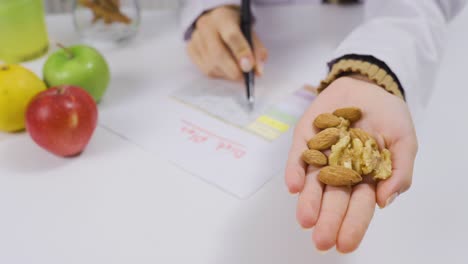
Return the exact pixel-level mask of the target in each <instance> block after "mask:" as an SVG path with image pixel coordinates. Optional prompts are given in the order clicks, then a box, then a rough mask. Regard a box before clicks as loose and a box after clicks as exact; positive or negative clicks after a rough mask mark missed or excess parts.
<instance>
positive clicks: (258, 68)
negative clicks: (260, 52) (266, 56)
mask: <svg viewBox="0 0 468 264" xmlns="http://www.w3.org/2000/svg"><path fill="white" fill-rule="evenodd" d="M257 71H258V74H260V76H263V62H261V61H260V62H258V63H257Z"/></svg>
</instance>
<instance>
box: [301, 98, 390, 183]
mask: <svg viewBox="0 0 468 264" xmlns="http://www.w3.org/2000/svg"><path fill="white" fill-rule="evenodd" d="M361 117H362V111H361V109H359V108H357V107H347V108H341V109H337V110H336V111H335V112H333V114H329V113H324V114H321V115H319V116H317V118H316V119H315V120H314V126H315V127H317V128H318V129H321V131H320V132H319V133H317V134H316V135H315V136H314V137H313V138H312V139H310V140H309V141H308V142H307V146H308V148H309V149H308V150H306V151H304V152H303V154H302V160H304V162H306V163H307V164H309V165H313V166H317V167H322V166H325V167H323V168H322V169H321V170H320V172H319V175H318V178H319V180H320V181H321V182H322V183H324V184H328V185H332V186H351V185H355V184H357V183H359V182H361V181H362V176H363V175H370V176H372V178H373V179H374V180H385V179H388V178H389V177H391V176H392V159H391V153H390V151H389V150H388V149H386V148H384V149H383V150H382V151H380V150H379V147H378V145H377V141H376V140H375V139H374V138H373V137H372V136H370V135H369V134H368V133H367V132H365V131H364V130H362V129H359V128H350V126H351V124H353V123H355V122H357V121H358V120H360V119H361ZM328 149H331V153H330V155H329V156H328V157H327V156H326V155H325V154H324V153H323V152H322V151H324V150H328Z"/></svg>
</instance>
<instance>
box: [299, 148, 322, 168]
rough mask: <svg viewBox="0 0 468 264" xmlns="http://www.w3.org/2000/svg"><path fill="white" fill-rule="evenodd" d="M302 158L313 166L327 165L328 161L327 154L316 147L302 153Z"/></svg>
mask: <svg viewBox="0 0 468 264" xmlns="http://www.w3.org/2000/svg"><path fill="white" fill-rule="evenodd" d="M302 160H303V161H304V162H305V163H307V164H309V165H312V166H317V167H321V166H325V165H327V163H328V159H327V156H325V154H323V153H322V152H320V151H318V150H315V149H308V150H306V151H304V152H303V153H302Z"/></svg>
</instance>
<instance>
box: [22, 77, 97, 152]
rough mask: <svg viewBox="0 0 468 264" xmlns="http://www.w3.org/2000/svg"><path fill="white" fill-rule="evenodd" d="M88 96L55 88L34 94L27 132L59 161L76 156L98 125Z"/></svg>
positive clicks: (73, 88)
mask: <svg viewBox="0 0 468 264" xmlns="http://www.w3.org/2000/svg"><path fill="white" fill-rule="evenodd" d="M97 115H98V111H97V106H96V103H95V101H94V99H93V98H92V97H91V95H89V94H88V92H86V91H85V90H84V89H82V88H80V87H76V86H67V85H63V86H57V87H53V88H50V89H48V90H46V91H43V92H41V93H39V94H37V95H36V96H35V97H34V98H33V99H32V100H31V102H30V103H29V105H28V108H27V110H26V129H27V131H28V132H29V135H31V137H32V139H33V140H34V141H35V142H36V143H37V144H38V145H39V146H41V147H43V148H44V149H46V150H48V151H50V152H52V153H54V154H55V155H58V156H62V157H71V156H76V155H79V154H80V153H81V152H82V151H83V150H84V149H85V148H86V146H87V145H88V142H89V140H90V139H91V136H92V135H93V132H94V130H95V129H96V124H97Z"/></svg>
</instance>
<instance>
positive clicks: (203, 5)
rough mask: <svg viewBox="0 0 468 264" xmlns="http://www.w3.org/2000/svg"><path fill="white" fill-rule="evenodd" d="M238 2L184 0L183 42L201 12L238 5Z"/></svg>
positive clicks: (188, 35)
mask: <svg viewBox="0 0 468 264" xmlns="http://www.w3.org/2000/svg"><path fill="white" fill-rule="evenodd" d="M239 3H240V1H239V0H186V1H184V2H183V5H182V13H181V19H180V20H181V23H180V25H181V27H182V30H183V31H184V38H185V40H187V39H189V38H190V35H191V34H192V30H193V25H194V23H195V21H196V20H197V18H198V17H199V16H200V15H201V14H203V12H205V11H207V10H210V9H213V8H215V7H218V6H223V5H239Z"/></svg>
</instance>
